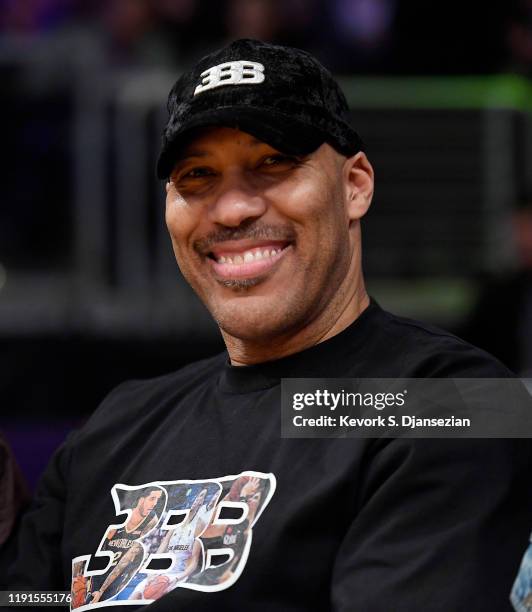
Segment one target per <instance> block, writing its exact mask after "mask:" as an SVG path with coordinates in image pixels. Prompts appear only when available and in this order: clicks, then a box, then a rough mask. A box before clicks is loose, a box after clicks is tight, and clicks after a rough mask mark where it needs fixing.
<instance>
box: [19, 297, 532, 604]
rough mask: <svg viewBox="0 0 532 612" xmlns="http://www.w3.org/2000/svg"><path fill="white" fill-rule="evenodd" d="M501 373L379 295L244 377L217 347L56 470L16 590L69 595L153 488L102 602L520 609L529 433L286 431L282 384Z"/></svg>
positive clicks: (100, 424) (125, 392)
mask: <svg viewBox="0 0 532 612" xmlns="http://www.w3.org/2000/svg"><path fill="white" fill-rule="evenodd" d="M508 376H511V374H510V373H509V372H508V371H507V370H506V369H505V368H504V367H503V366H502V365H501V364H499V363H498V362H497V361H496V360H495V359H493V358H492V357H490V356H489V355H488V354H486V353H484V352H482V351H480V350H479V349H476V348H474V347H472V346H470V345H468V344H467V343H465V342H463V341H461V340H459V339H458V338H456V337H454V336H452V335H450V334H447V333H445V332H442V331H440V330H438V329H435V328H431V327H429V326H426V325H423V324H420V323H417V322H413V321H409V320H406V319H402V318H399V317H396V316H393V315H391V314H389V313H387V312H385V311H383V310H382V309H381V308H380V307H379V306H378V305H377V304H376V303H375V302H372V303H371V305H370V306H369V307H368V308H367V309H366V310H365V311H364V312H363V313H362V315H361V316H360V317H359V318H358V319H357V320H356V321H355V322H354V323H353V324H352V325H350V326H349V327H348V328H347V329H345V330H344V331H342V332H341V333H339V334H338V335H336V336H334V337H333V338H331V339H329V340H326V341H324V342H322V343H320V344H318V345H316V346H313V347H311V348H309V349H307V350H305V351H303V352H300V353H298V354H295V355H291V356H289V357H286V358H283V359H280V360H277V361H274V362H269V363H263V364H259V365H253V366H248V367H233V366H231V365H229V362H228V359H227V354H226V353H223V354H221V355H218V356H216V357H213V358H210V359H206V360H204V361H201V362H198V363H195V364H192V365H190V366H188V367H186V368H184V369H182V370H179V371H178V372H175V373H172V374H170V375H167V376H163V377H160V378H157V379H154V380H148V381H134V382H128V383H125V384H123V385H121V386H120V387H118V388H117V389H116V390H115V391H114V392H112V393H111V394H110V395H109V396H108V397H107V399H106V400H105V401H104V402H103V404H102V405H101V406H100V408H99V409H98V410H97V411H96V412H95V413H94V415H93V416H92V418H91V419H90V420H89V422H88V423H87V424H86V425H85V427H84V428H83V429H82V430H81V431H79V432H77V433H75V434H73V435H72V436H71V437H70V438H69V439H68V440H67V442H66V443H65V444H64V446H63V447H62V448H61V449H60V450H59V451H58V452H57V453H56V455H55V457H54V459H53V460H52V462H51V464H50V466H49V467H48V469H47V472H46V474H45V476H44V478H43V479H42V482H41V484H40V487H39V492H38V495H37V499H36V501H35V503H34V505H33V507H32V509H31V511H30V512H28V513H27V514H26V516H25V517H24V520H23V524H22V529H21V533H20V539H19V557H18V560H17V562H16V564H15V567H14V571H13V575H12V579H11V585H12V586H13V587H19V588H22V587H25V588H32V589H70V585H71V580H72V574H73V573H74V575H83V574H85V575H87V574H88V573H89V572H90V571H93V570H97V569H98V567H99V568H100V570H102V569H105V568H106V566H108V565H110V563H111V561H112V559H111V558H110V557H111V554H110V553H107V556H106V552H105V541H106V534H107V533H108V532H110V530H111V529H116V528H117V526H121V525H124V524H125V522H126V521H127V520H128V517H129V512H128V511H131V510H132V508H133V507H134V504H135V503H136V500H138V498H139V496H141V495H142V494H143V493H146V494H147V492H148V491H149V490H150V489H151V490H152V492H151V499H152V502H151V504H152V505H151V507H145V508H144V511H146V512H147V511H149V512H151V513H152V516H156V517H157V521H155V522H156V525H155V527H154V528H153V529H152V530H151V531H150V532H149V533H147V534H145V535H143V536H142V539H139V540H138V541H139V542H140V543H141V544H142V546H143V550H144V558H143V559H140V560H139V564H138V569H136V570H135V571H134V572H132V565H131V563H130V564H129V565H128V566H127V572H128V574H127V576H126V577H127V581H126V580H123V574H121V573H120V571H121V570H118V574H117V576H116V579H117V580H122V583H120V586H121V590H120V592H118V594H117V595H116V597H117V598H121V599H113V600H112V601H113V604H114V605H113V607H112V608H108V609H113V610H121V609H124V610H132V609H136V608H135V607H134V606H133V607H132V606H131V605H128V606H127V607H123V608H122V607H121V606H120V605H117V604H119V603H120V601H124V600H125V599H126V598H141V600H140V602H139V605H141V606H142V601H144V602H146V604H148V603H150V605H151V606H152V609H153V610H154V612H156V611H159V610H161V611H163V610H164V611H172V612H173V611H174V610H179V611H185V610H194V612H200V611H209V612H211V611H213V610H215V611H216V612H221V611H231V612H234V611H237V610H242V611H246V612H249V611H251V612H253V611H257V612H259V611H265V610H268V611H269V610H280V611H287V612H288V611H290V612H292V611H293V612H296V611H301V612H302V611H313V610H315V611H319V612H326V611H328V610H331V611H332V610H334V611H335V612H346V611H361V612H390V611H392V610H393V611H394V612H412V610H416V609H419V610H424V611H430V612H437V611H441V612H451V611H452V612H461V611H463V612H466V611H467V612H474V611H482V612H486V611H493V612H501V611H504V610H510V609H511V608H510V605H509V600H508V596H509V592H510V589H511V585H512V582H513V579H514V578H515V575H516V572H517V569H518V566H519V562H520V559H521V556H522V553H523V550H524V548H525V547H526V543H527V540H528V534H529V531H530V527H531V525H532V487H531V486H530V473H531V468H532V446H531V442H530V441H529V440H479V439H453V440H451V439H447V440H441V439H431V440H425V439H404V438H403V439H384V438H383V439H377V438H375V439H366V440H363V439H285V438H281V437H280V423H281V418H280V378H281V377H374V378H377V377H405V378H407V377H497V378H502V377H508ZM153 490H155V493H153ZM155 498H157V499H155ZM154 504H155V505H154ZM229 527H230V529H229ZM231 534H234V537H232V538H225V543H224V542H223V540H224V536H225V535H231ZM99 547H100V552H101V555H100V558H99V559H98V556H95V553H96V552H97V551H98V549H99ZM168 551H170V553H168ZM73 560H74V565H72V562H73ZM98 561H99V562H100V564H99V566H98V565H97V564H96V562H98ZM165 564H166V565H165ZM116 567H117V566H115V568H116ZM224 568H226V569H224ZM133 569H134V568H133ZM111 571H116V570H115V569H112V568H110V569H109V570H107V572H106V573H104V574H103V575H100V577H99V580H98V581H97V582H98V583H99V584H102V583H103V582H105V579H107V578H108V577H109V575H110V572H111ZM124 571H126V569H124ZM131 573H132V577H130V574H131ZM102 578H103V580H102ZM108 582H110V583H111V584H112V583H113V582H114V579H113V580H109V581H108ZM78 583H80V584H82V583H83V581H82V580H81V579H78V580H77V583H76V584H78ZM76 588H77V587H76ZM115 590H116V589H115ZM113 592H114V591H113V589H110V590H109V591H108V593H113ZM86 595H87V596H86V601H90V600H91V594H90V590H88V592H87V594H86ZM106 597H107V595H106V593H105V592H104V593H103V594H102V596H101V600H100V604H99V605H98V606H94V607H89V608H85V609H90V610H96V609H99V606H101V605H103V604H104V603H105V602H108V603H111V602H110V601H109V599H106ZM81 599H82V598H78V600H81ZM134 600H135V599H133V601H134ZM102 602H103V603H102ZM151 602H153V603H151Z"/></svg>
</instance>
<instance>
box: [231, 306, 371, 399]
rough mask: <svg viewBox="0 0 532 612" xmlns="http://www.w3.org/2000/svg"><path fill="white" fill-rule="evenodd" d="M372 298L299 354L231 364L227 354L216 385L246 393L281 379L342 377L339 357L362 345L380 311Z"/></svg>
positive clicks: (236, 392)
mask: <svg viewBox="0 0 532 612" xmlns="http://www.w3.org/2000/svg"><path fill="white" fill-rule="evenodd" d="M382 312H383V311H382V309H381V307H380V306H379V305H378V304H377V302H376V301H375V300H373V298H371V299H370V304H369V305H368V307H367V308H366V309H365V310H363V311H362V313H361V314H360V315H359V316H358V317H357V318H356V319H355V320H354V321H353V323H351V324H350V325H348V326H347V327H346V328H345V329H343V330H342V331H341V332H339V333H338V334H336V335H335V336H332V337H331V338H328V339H327V340H324V341H323V342H320V343H318V344H315V345H314V346H311V347H309V348H307V349H305V350H303V351H300V352H299V353H294V354H293V355H287V356H286V357H282V358H281V359H276V360H274V361H265V362H263V363H257V364H254V365H249V366H233V365H231V363H230V361H229V356H228V355H227V353H226V359H225V363H224V367H223V370H222V372H221V375H220V378H219V387H220V389H221V390H222V391H223V392H226V393H235V394H241V393H249V392H253V391H260V390H264V389H269V388H272V387H275V386H277V385H278V384H279V383H280V381H281V378H312V377H316V376H319V377H331V378H334V377H341V376H342V371H341V368H342V356H343V355H344V354H346V353H347V352H348V353H349V354H350V355H353V352H356V350H357V348H359V349H360V348H361V347H362V346H363V344H364V340H365V338H366V336H367V333H368V332H369V331H370V329H371V328H372V326H373V323H374V321H375V319H376V318H378V317H379V316H380V314H381V313H382ZM351 361H352V359H351Z"/></svg>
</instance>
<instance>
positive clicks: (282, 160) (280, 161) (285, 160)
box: [262, 153, 299, 168]
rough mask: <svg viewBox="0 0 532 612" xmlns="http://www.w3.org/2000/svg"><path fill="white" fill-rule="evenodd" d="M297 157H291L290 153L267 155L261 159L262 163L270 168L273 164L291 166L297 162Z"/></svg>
mask: <svg viewBox="0 0 532 612" xmlns="http://www.w3.org/2000/svg"><path fill="white" fill-rule="evenodd" d="M298 161H299V160H298V158H297V157H293V156H291V155H282V154H280V153H279V154H276V155H268V157H265V158H264V159H263V160H262V165H263V166H265V167H267V168H272V167H275V166H293V165H295V164H297V163H298Z"/></svg>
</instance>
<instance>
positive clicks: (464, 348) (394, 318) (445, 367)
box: [374, 310, 513, 378]
mask: <svg viewBox="0 0 532 612" xmlns="http://www.w3.org/2000/svg"><path fill="white" fill-rule="evenodd" d="M380 318H381V321H380V325H379V327H378V330H377V331H376V332H375V345H374V346H375V348H376V350H377V351H378V350H386V352H387V353H388V355H389V360H390V361H392V362H395V363H396V364H397V365H398V366H400V367H401V370H402V371H403V374H402V375H404V376H409V377H419V378H422V377H457V378H507V377H512V376H513V374H512V373H511V372H510V371H509V370H508V368H506V366H504V365H503V364H502V363H501V362H500V361H498V360H497V359H496V358H495V357H493V356H492V355H490V354H489V353H487V352H486V351H483V350H482V349H480V348H478V347H476V346H474V345H472V344H470V343H469V342H466V341H465V340H462V339H461V338H459V337H458V336H455V335H454V334H452V333H450V332H448V331H445V330H443V329H440V328H439V327H437V326H435V325H431V324H428V323H424V322H421V321H417V320H414V319H410V318H407V317H403V316H398V315H395V314H392V313H391V312H388V311H385V310H381V317H380Z"/></svg>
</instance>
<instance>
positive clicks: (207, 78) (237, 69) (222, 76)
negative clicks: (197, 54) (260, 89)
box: [194, 60, 265, 96]
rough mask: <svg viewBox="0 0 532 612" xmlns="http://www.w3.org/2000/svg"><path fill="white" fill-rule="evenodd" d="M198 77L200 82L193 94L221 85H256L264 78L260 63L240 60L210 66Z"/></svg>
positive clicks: (262, 67)
mask: <svg viewBox="0 0 532 612" xmlns="http://www.w3.org/2000/svg"><path fill="white" fill-rule="evenodd" d="M200 77H202V79H201V83H200V84H199V85H198V86H197V87H196V89H195V90H194V95H195V96H197V95H198V94H199V93H202V92H203V91H207V90H208V89H214V88H215V87H221V86H222V85H251V84H254V85H257V84H258V83H262V82H263V81H264V78H265V77H264V66H263V65H262V64H260V63H259V62H246V61H240V60H238V61H234V62H225V63H223V64H218V65H217V66H212V67H211V68H209V69H207V70H205V71H203V72H202V73H201V74H200Z"/></svg>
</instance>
